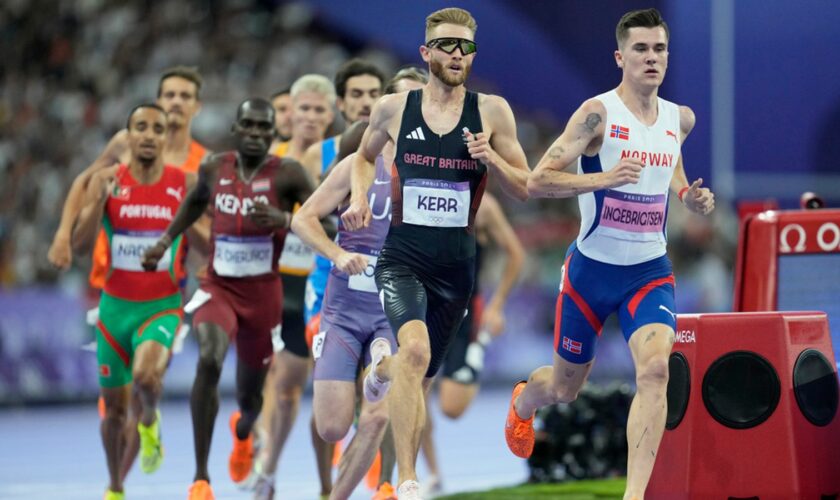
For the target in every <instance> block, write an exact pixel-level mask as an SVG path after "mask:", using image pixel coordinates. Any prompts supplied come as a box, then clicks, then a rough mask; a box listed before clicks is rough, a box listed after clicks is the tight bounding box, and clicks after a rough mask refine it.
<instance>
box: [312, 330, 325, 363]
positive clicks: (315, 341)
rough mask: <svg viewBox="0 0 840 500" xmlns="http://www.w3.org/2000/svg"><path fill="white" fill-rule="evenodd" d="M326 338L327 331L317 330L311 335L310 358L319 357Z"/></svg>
mask: <svg viewBox="0 0 840 500" xmlns="http://www.w3.org/2000/svg"><path fill="white" fill-rule="evenodd" d="M326 338H327V332H326V331H323V332H318V334H317V335H315V336H314V337H312V358H313V359H316V360H317V359H318V358H320V357H321V354H323V352H324V340H326Z"/></svg>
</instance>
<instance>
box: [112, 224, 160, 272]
mask: <svg viewBox="0 0 840 500" xmlns="http://www.w3.org/2000/svg"><path fill="white" fill-rule="evenodd" d="M161 234H163V233H157V232H145V233H114V235H113V236H112V237H111V266H112V267H113V268H114V269H122V270H123V271H143V266H141V265H140V260H141V259H142V258H143V253H144V252H145V251H146V249H147V248H149V247H151V246H154V244H155V243H157V242H158V240H159V239H160V235H161ZM170 264H172V252H171V251H170V250H167V251H166V252H164V253H163V257H161V258H160V260H159V261H158V265H157V270H158V271H166V270H167V269H169V265H170Z"/></svg>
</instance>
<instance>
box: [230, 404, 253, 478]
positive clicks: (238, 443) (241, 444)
mask: <svg viewBox="0 0 840 500" xmlns="http://www.w3.org/2000/svg"><path fill="white" fill-rule="evenodd" d="M240 417H242V414H241V413H240V412H239V410H236V411H235V412H233V415H231V416H230V432H231V434H233V450H231V452H230V458H229V459H228V472H230V478H231V479H232V480H233V482H234V483H241V482H242V481H244V480H245V479H246V478H247V477H248V474H250V473H251V466H252V465H253V464H254V433H253V432H252V433H250V434H248V437H247V438H246V439H239V438H238V437H236V423H237V422H239V419H240Z"/></svg>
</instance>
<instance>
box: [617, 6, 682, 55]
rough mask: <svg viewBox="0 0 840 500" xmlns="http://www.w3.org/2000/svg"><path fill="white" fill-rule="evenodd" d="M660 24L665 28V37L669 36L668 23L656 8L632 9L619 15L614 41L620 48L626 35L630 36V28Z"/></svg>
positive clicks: (625, 39) (650, 26)
mask: <svg viewBox="0 0 840 500" xmlns="http://www.w3.org/2000/svg"><path fill="white" fill-rule="evenodd" d="M657 26H662V28H664V29H665V38H667V39H669V40H670V38H671V33H670V31H668V25H667V24H666V23H665V20H664V19H662V14H660V13H659V11H658V10H656V9H653V8H651V9H643V10H633V11H630V12H628V13H627V14H624V15H623V16H621V19H620V20H619V21H618V26H616V27H615V41H616V42H618V48H619V49H620V48H621V46H622V45H623V44H624V42H626V41H627V37H628V36H630V28H656V27H657Z"/></svg>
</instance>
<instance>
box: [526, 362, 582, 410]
mask: <svg viewBox="0 0 840 500" xmlns="http://www.w3.org/2000/svg"><path fill="white" fill-rule="evenodd" d="M531 384H533V385H535V386H537V392H539V393H543V394H547V395H548V397H549V399H551V401H553V402H554V403H571V402H573V401H574V400H576V399H577V397H578V394H579V393H580V389H581V387H580V385H579V384H571V383H569V381H567V380H558V379H557V378H556V377H554V369H553V368H552V367H550V366H545V367H542V368H539V369H537V370H534V372H533V373H531V376H530V377H529V378H528V385H531Z"/></svg>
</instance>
